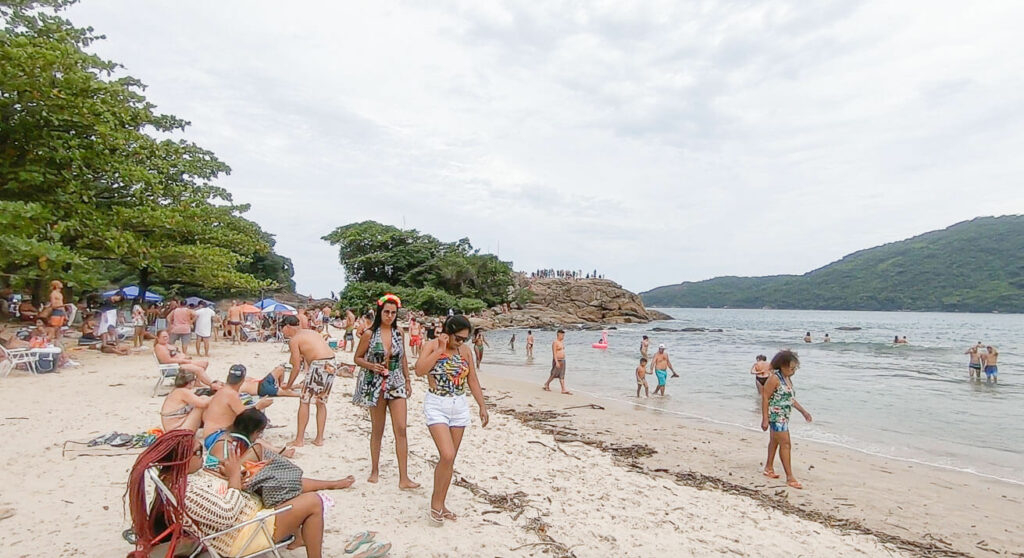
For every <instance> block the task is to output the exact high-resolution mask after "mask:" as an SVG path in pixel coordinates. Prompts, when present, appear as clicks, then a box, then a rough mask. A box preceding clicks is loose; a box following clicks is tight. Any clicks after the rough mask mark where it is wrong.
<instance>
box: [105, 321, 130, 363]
mask: <svg viewBox="0 0 1024 558" xmlns="http://www.w3.org/2000/svg"><path fill="white" fill-rule="evenodd" d="M100 341H101V343H100V352H101V353H109V354H114V355H121V356H128V353H131V352H132V351H131V349H129V348H128V345H124V344H121V343H119V342H118V339H117V328H116V327H114V326H107V331H106V332H105V333H104V334H103V335H102V336H101V337H100Z"/></svg>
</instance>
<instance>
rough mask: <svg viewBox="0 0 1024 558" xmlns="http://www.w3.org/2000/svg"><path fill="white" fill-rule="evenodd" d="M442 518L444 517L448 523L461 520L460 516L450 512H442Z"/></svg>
mask: <svg viewBox="0 0 1024 558" xmlns="http://www.w3.org/2000/svg"><path fill="white" fill-rule="evenodd" d="M441 517H443V518H444V519H445V520H447V521H456V520H458V519H459V516H457V515H455V512H453V511H450V510H445V511H442V512H441Z"/></svg>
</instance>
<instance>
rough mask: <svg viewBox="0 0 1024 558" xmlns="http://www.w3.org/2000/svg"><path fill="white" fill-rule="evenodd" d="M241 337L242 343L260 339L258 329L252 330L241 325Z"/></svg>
mask: <svg viewBox="0 0 1024 558" xmlns="http://www.w3.org/2000/svg"><path fill="white" fill-rule="evenodd" d="M241 339H242V343H255V342H257V341H259V340H260V334H259V331H258V330H256V331H254V330H251V329H246V328H244V327H243V328H242V335H241Z"/></svg>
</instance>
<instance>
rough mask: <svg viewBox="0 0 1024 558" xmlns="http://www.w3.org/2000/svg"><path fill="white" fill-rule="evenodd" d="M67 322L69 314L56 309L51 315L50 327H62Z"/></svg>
mask: <svg viewBox="0 0 1024 558" xmlns="http://www.w3.org/2000/svg"><path fill="white" fill-rule="evenodd" d="M66 321H67V314H65V313H64V310H61V309H60V308H54V309H53V312H51V313H50V320H49V324H50V327H61V326H63V325H64V324H65V322H66Z"/></svg>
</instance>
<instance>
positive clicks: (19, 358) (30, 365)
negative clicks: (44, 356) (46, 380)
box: [0, 345, 39, 378]
mask: <svg viewBox="0 0 1024 558" xmlns="http://www.w3.org/2000/svg"><path fill="white" fill-rule="evenodd" d="M0 356H3V358H4V360H3V361H0V378H2V377H4V376H6V375H8V374H10V373H11V370H14V369H15V368H17V367H19V366H25V370H28V371H29V372H30V373H32V374H38V373H39V372H38V371H37V370H36V363H37V362H39V354H38V353H36V352H35V351H33V350H32V349H27V348H26V349H8V348H7V347H4V346H3V345H0Z"/></svg>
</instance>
